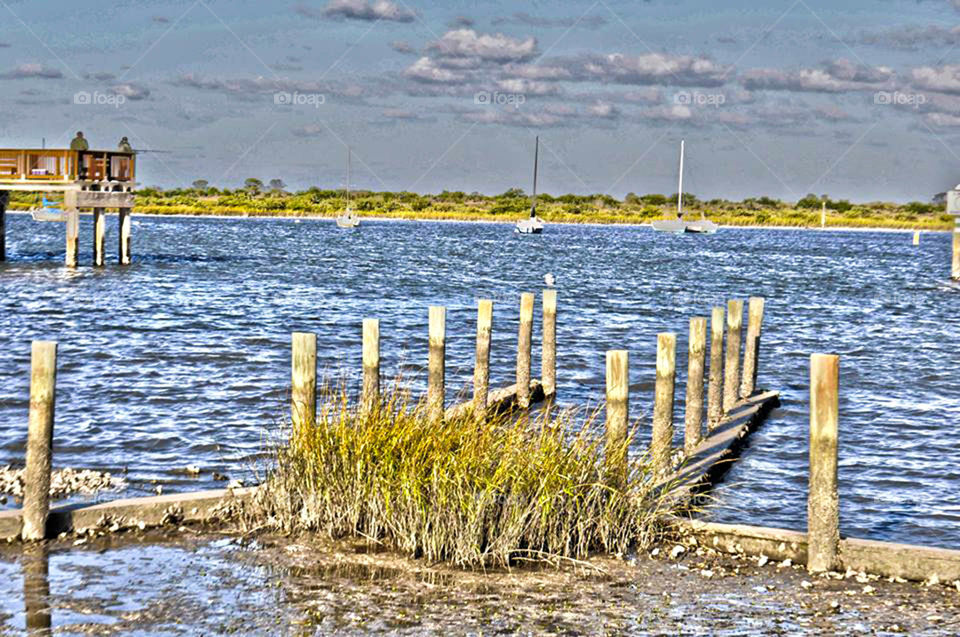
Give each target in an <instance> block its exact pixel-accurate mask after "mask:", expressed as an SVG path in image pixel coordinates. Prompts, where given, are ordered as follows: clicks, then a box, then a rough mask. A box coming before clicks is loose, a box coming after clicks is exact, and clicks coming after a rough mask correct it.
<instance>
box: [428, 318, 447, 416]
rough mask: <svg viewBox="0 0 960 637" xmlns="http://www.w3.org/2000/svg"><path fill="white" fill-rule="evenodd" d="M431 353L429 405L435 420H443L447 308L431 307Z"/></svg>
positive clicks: (429, 362)
mask: <svg viewBox="0 0 960 637" xmlns="http://www.w3.org/2000/svg"><path fill="white" fill-rule="evenodd" d="M429 338H430V353H429V359H428V366H427V405H428V409H429V413H430V417H431V418H432V419H433V420H442V419H443V409H444V395H445V393H446V390H447V387H446V369H445V357H446V349H447V345H446V338H447V308H445V307H442V306H436V305H434V306H431V307H430V325H429Z"/></svg>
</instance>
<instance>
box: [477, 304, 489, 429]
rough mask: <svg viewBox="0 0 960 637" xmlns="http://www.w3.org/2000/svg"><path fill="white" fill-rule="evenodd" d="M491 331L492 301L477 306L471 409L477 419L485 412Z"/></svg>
mask: <svg viewBox="0 0 960 637" xmlns="http://www.w3.org/2000/svg"><path fill="white" fill-rule="evenodd" d="M492 331H493V301H491V300H488V299H480V302H479V303H478V304H477V358H476V362H475V363H474V367H473V409H474V412H475V413H476V415H477V417H478V418H480V417H483V416H484V415H485V414H486V412H487V394H488V393H489V391H490V334H491V333H492Z"/></svg>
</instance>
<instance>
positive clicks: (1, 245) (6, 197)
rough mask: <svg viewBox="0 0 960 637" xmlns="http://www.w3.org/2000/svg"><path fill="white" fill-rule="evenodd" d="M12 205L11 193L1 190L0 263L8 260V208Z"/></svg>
mask: <svg viewBox="0 0 960 637" xmlns="http://www.w3.org/2000/svg"><path fill="white" fill-rule="evenodd" d="M9 203H10V193H9V192H8V191H6V190H0V261H6V260H7V206H8V205H9Z"/></svg>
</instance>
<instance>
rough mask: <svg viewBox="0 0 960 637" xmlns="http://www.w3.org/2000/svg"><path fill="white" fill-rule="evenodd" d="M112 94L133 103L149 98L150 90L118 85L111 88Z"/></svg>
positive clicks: (131, 85) (135, 85) (132, 85)
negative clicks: (121, 96)
mask: <svg viewBox="0 0 960 637" xmlns="http://www.w3.org/2000/svg"><path fill="white" fill-rule="evenodd" d="M113 92H114V93H116V94H117V95H123V96H124V97H125V98H127V99H128V100H131V101H134V102H137V101H140V100H145V99H147V98H148V97H150V89H148V88H146V87H144V86H140V85H138V84H129V83H127V84H118V85H117V86H114V87H113Z"/></svg>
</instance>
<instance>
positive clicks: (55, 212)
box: [30, 197, 67, 221]
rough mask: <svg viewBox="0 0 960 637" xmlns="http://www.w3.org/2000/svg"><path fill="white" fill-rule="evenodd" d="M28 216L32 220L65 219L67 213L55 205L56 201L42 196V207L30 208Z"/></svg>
mask: <svg viewBox="0 0 960 637" xmlns="http://www.w3.org/2000/svg"><path fill="white" fill-rule="evenodd" d="M30 216H31V217H33V220H34V221H66V220H67V213H65V212H64V211H63V210H61V209H60V208H58V207H57V202H55V201H47V198H46V197H44V198H43V207H42V208H31V209H30Z"/></svg>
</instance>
